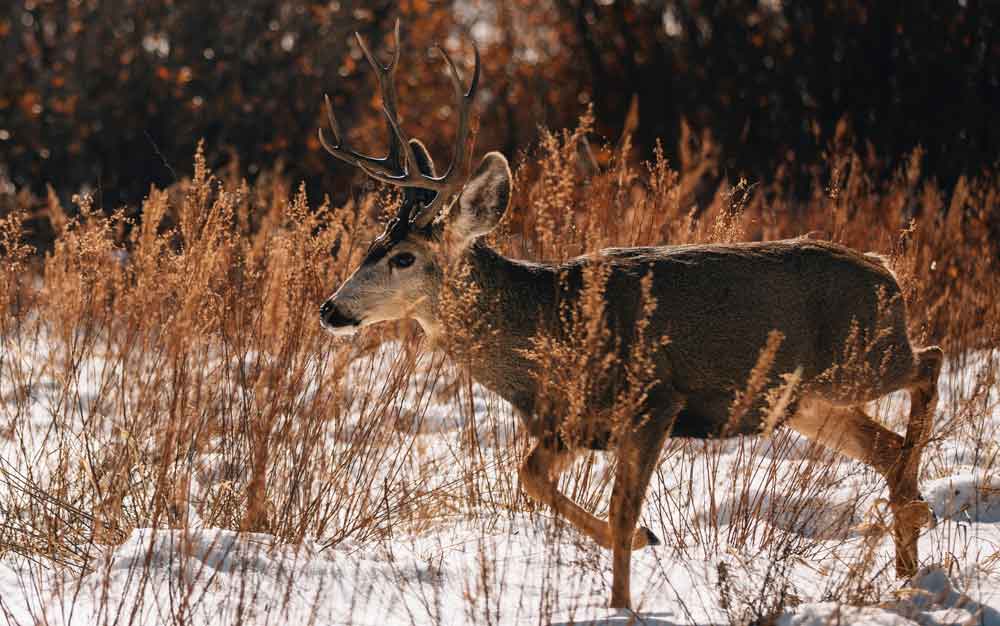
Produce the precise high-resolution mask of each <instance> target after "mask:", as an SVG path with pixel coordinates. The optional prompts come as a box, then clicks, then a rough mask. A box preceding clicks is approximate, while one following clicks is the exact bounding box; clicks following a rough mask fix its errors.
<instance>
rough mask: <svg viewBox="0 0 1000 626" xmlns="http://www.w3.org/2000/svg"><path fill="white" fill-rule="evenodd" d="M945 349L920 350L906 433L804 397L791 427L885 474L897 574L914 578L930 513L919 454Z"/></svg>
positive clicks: (911, 377)
mask: <svg viewBox="0 0 1000 626" xmlns="http://www.w3.org/2000/svg"><path fill="white" fill-rule="evenodd" d="M942 359H943V353H942V352H941V349H940V348H937V347H931V348H924V349H922V350H918V351H916V352H915V354H914V366H913V369H912V371H911V372H910V373H909V374H908V376H907V381H905V382H904V383H903V384H901V385H900V387H904V388H906V389H908V390H909V392H910V418H909V423H908V424H907V428H906V437H905V438H904V437H902V436H900V435H898V434H896V433H894V432H892V431H891V430H889V429H887V428H885V427H884V426H882V425H881V424H879V423H878V422H876V421H875V420H873V419H872V418H870V417H869V416H868V415H867V414H866V413H865V412H864V410H862V409H861V408H860V407H857V406H842V405H837V404H833V403H831V402H827V401H824V400H820V399H813V398H810V399H803V401H802V402H801V403H800V405H799V409H798V411H797V412H796V414H795V415H794V416H793V417H792V418H791V419H790V420H789V422H788V425H789V426H790V427H791V428H793V429H794V430H796V431H797V432H799V433H800V434H802V435H805V436H806V437H808V438H809V439H812V440H813V441H816V442H818V443H820V444H822V445H824V446H826V447H828V448H831V449H833V450H836V451H837V452H840V453H841V454H844V455H846V456H849V457H851V458H852V459H855V460H857V461H860V462H862V463H866V464H868V465H870V466H872V467H873V468H874V469H875V470H877V471H878V472H879V473H880V474H882V475H883V476H885V479H886V482H887V483H888V485H889V504H890V507H891V508H892V511H893V517H894V524H893V538H894V540H895V544H896V575H897V576H899V577H901V578H903V577H907V576H912V575H913V574H914V573H916V569H917V558H918V557H917V538H918V537H919V534H920V528H921V526H924V525H926V524H927V523H928V522H929V521H930V519H931V513H930V510H929V509H928V507H927V505H926V503H925V502H923V499H922V498H921V497H920V492H919V491H918V488H917V473H918V470H919V469H920V457H921V455H922V454H923V450H924V447H925V446H926V445H927V442H928V440H929V439H930V434H931V430H932V428H933V420H934V410H935V407H936V404H937V378H938V374H939V372H940V370H941V361H942Z"/></svg>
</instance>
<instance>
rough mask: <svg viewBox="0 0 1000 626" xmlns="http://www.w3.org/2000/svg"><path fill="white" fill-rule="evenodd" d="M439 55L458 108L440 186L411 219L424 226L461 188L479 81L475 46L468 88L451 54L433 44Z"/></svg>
mask: <svg viewBox="0 0 1000 626" xmlns="http://www.w3.org/2000/svg"><path fill="white" fill-rule="evenodd" d="M435 47H436V48H437V50H438V52H439V53H440V54H441V56H442V57H443V58H444V61H445V63H446V64H447V65H448V73H449V76H450V78H451V83H452V86H454V88H455V108H456V109H457V110H458V129H457V130H456V132H455V148H454V153H453V154H452V158H451V163H450V164H449V165H448V169H447V170H446V171H445V173H444V174H442V175H441V176H440V177H439V178H438V180H439V181H440V182H441V183H442V184H441V187H440V188H435V190H436V191H437V196H436V197H435V198H434V201H433V202H431V203H430V205H428V206H427V207H424V209H423V210H421V211H420V212H419V213H418V214H417V215H416V216H415V217H414V218H413V221H414V222H415V223H416V224H418V225H419V226H425V225H426V224H427V223H428V222H430V221H431V220H432V219H434V217H435V215H436V214H437V212H438V210H439V209H440V208H441V204H442V203H444V202H447V201H448V196H450V195H452V194H454V193H455V192H456V191H458V190H459V189H461V187H462V184H463V180H462V178H461V177H462V175H463V174H464V173H465V169H466V162H467V161H468V158H469V157H468V155H469V150H468V146H467V145H466V144H467V143H468V139H469V110H470V109H471V108H472V100H473V99H474V98H475V97H476V88H477V87H478V85H479V48H477V47H476V45H475V44H473V46H472V49H473V52H474V53H475V68H474V69H473V72H472V82H471V83H470V85H469V89H468V91H466V90H465V87H464V86H463V85H462V78H461V76H460V75H459V73H458V68H456V67H455V62H454V61H452V60H451V56H450V55H449V54H448V53H447V52H446V51H445V49H444V48H442V47H441V46H440V45H438V46H435Z"/></svg>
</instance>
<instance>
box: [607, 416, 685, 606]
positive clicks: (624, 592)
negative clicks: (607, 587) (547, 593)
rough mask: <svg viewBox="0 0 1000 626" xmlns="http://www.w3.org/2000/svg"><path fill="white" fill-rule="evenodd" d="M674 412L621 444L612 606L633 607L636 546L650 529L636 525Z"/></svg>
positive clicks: (614, 509)
mask: <svg viewBox="0 0 1000 626" xmlns="http://www.w3.org/2000/svg"><path fill="white" fill-rule="evenodd" d="M674 415H675V414H672V415H670V417H669V418H668V419H650V420H648V421H647V422H646V423H645V424H643V425H642V426H640V427H637V428H636V429H634V430H631V431H630V432H628V433H626V434H625V435H624V436H623V437H622V440H621V443H620V444H619V446H618V469H617V474H616V475H615V485H614V487H613V488H612V491H611V525H610V529H611V544H612V545H611V550H612V580H611V607H612V608H616V609H628V608H631V604H632V601H631V594H630V579H631V574H632V550H633V549H634V548H633V546H634V543H635V539H636V538H637V537H638V536H639V535H640V534H644V533H649V531H648V530H646V529H645V528H640V529H639V531H636V530H635V525H636V522H638V521H639V512H640V511H641V510H642V501H643V500H644V499H645V498H646V488H647V487H648V486H649V480H650V478H652V476H653V470H654V469H655V468H656V463H657V461H658V460H659V458H660V450H661V449H662V448H663V442H664V440H665V439H666V438H667V435H668V434H670V428H671V426H672V425H673V419H674ZM649 534H650V535H652V533H649ZM653 539H655V537H653ZM655 543H659V542H658V541H656V542H655ZM655 543H654V545H655Z"/></svg>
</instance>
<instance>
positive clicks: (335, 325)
mask: <svg viewBox="0 0 1000 626" xmlns="http://www.w3.org/2000/svg"><path fill="white" fill-rule="evenodd" d="M319 319H320V324H322V325H323V328H325V329H326V330H328V331H330V332H333V333H335V334H338V335H341V334H351V333H353V332H354V331H355V330H356V329H357V327H358V326H360V325H361V320H359V319H355V318H353V317H351V316H348V315H344V313H343V312H342V311H341V310H340V309H339V308H338V307H337V305H336V304H334V303H333V301H332V300H327V301H326V302H324V303H323V306H321V307H320V308H319Z"/></svg>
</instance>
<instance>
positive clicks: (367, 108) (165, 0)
mask: <svg viewBox="0 0 1000 626" xmlns="http://www.w3.org/2000/svg"><path fill="white" fill-rule="evenodd" d="M397 17H399V18H401V19H402V20H403V33H404V42H403V45H404V48H405V52H406V54H405V55H404V61H403V66H404V67H403V71H402V72H401V76H400V78H401V79H402V83H403V85H402V86H401V91H402V94H401V98H402V102H403V103H404V105H403V111H402V113H403V115H404V119H405V121H406V123H407V125H408V127H410V128H411V132H413V133H414V134H415V135H417V136H421V137H427V138H428V139H429V140H430V141H431V142H432V143H433V144H434V146H435V147H437V148H441V147H444V146H448V145H449V144H448V141H449V136H448V133H450V132H452V131H451V128H450V125H449V124H446V123H443V122H445V121H447V116H448V114H449V109H448V107H447V106H442V103H447V102H448V100H447V93H448V92H447V89H448V85H447V83H446V82H445V80H444V75H443V73H442V71H441V70H442V68H441V67H440V65H439V62H438V61H436V60H432V59H430V58H429V57H428V55H427V54H426V51H428V50H429V49H430V47H431V45H432V44H433V43H435V42H443V43H444V44H445V45H446V46H447V47H449V48H450V49H453V50H456V51H461V52H462V53H461V54H457V55H456V57H458V58H465V57H467V56H468V52H469V46H470V44H471V42H472V41H475V42H476V43H477V45H478V46H479V48H480V51H481V52H482V54H483V60H484V74H485V77H486V82H487V85H488V89H486V90H484V93H483V95H482V96H481V98H480V102H479V106H480V111H481V125H480V139H479V145H480V146H481V147H483V148H484V149H490V148H498V149H502V150H503V151H504V152H505V153H507V154H508V155H511V156H514V155H515V154H516V153H517V151H518V150H519V149H522V148H523V147H524V146H526V145H528V144H530V143H531V142H533V141H534V140H535V139H536V137H537V129H538V128H539V127H540V126H544V127H548V128H566V127H571V126H573V125H574V124H575V121H576V118H577V117H578V116H579V115H580V114H581V113H582V112H583V111H584V110H586V107H587V106H588V105H590V104H592V105H593V107H594V115H595V131H596V133H597V135H598V136H602V137H609V138H612V139H613V138H616V137H617V136H618V135H619V134H620V133H621V129H622V127H623V125H624V122H625V118H626V112H627V110H628V106H629V103H630V100H631V98H632V96H633V94H634V95H637V96H638V101H639V103H640V110H641V115H640V117H639V132H638V133H636V135H635V145H636V148H637V150H636V155H637V156H638V157H640V158H644V159H648V158H651V157H652V154H653V149H654V147H655V144H656V141H658V140H660V141H662V142H663V144H664V146H666V150H667V155H668V157H670V158H671V159H672V160H676V154H675V153H674V147H675V146H676V145H677V143H678V141H679V140H680V138H681V136H682V134H683V133H684V132H685V131H684V128H685V124H686V125H687V126H688V127H689V128H690V130H691V131H692V132H693V133H694V135H695V136H698V137H700V136H701V134H702V133H710V134H711V136H712V138H713V139H714V142H715V144H716V145H717V147H718V150H719V154H718V166H719V168H718V171H716V172H714V175H715V178H716V180H718V179H722V178H729V179H730V180H736V179H738V178H739V177H741V176H745V177H747V178H749V179H750V180H772V179H773V178H775V176H784V177H789V178H790V179H791V180H793V181H794V182H795V185H796V190H797V191H798V192H799V193H800V194H804V193H807V192H808V189H809V186H810V181H811V178H810V176H811V175H812V174H813V173H814V172H813V171H812V170H811V169H810V168H813V167H815V164H816V163H817V162H819V160H820V157H821V155H822V154H823V153H824V151H826V150H827V149H828V147H829V144H830V142H831V141H836V142H837V143H838V145H840V147H849V148H853V149H855V150H857V151H858V152H859V153H860V154H861V155H862V156H863V158H864V163H865V166H866V168H867V169H868V172H869V174H870V175H872V176H874V177H879V178H880V177H882V176H885V175H887V174H890V173H891V172H892V171H893V169H894V168H895V167H897V166H898V165H899V164H900V159H901V158H904V157H903V155H906V154H909V153H910V152H911V151H912V150H913V149H914V148H915V147H917V146H922V147H923V148H924V150H925V157H924V158H925V163H926V168H927V171H929V172H933V177H934V178H935V179H936V180H938V181H940V182H941V184H942V185H944V186H945V188H951V187H952V186H953V185H954V184H955V181H956V180H957V179H958V177H959V176H960V175H962V174H977V173H980V172H981V171H982V170H983V169H984V168H988V167H991V166H993V165H994V164H995V163H996V159H997V158H998V155H1000V129H998V127H997V125H996V124H995V123H993V120H992V118H993V117H994V116H995V114H996V111H998V110H1000V37H998V35H997V28H998V26H1000V8H998V5H997V4H996V3H994V2H989V1H983V0H962V1H947V2H906V3H895V2H859V1H853V0H849V1H840V0H836V1H834V0H810V1H808V2H782V1H781V0H767V1H760V0H726V1H724V2H698V1H693V0H678V1H665V0H654V1H647V2H630V1H627V0H618V1H614V2H604V1H600V2H599V1H597V0H539V1H530V2H529V1H525V0H502V1H500V2H495V3H494V2H476V1H469V0H441V1H436V2H428V1H426V0H404V1H402V2H387V1H382V0H376V1H373V2H369V1H364V2H361V1H358V0H338V1H335V2H326V3H318V2H308V1H306V0H278V1H273V0H252V1H250V2H239V3H204V2H176V1H174V0H152V1H148V2H147V1H144V0H143V1H140V0H115V1H114V2H104V1H100V0H79V1H74V2H50V1H42V0H25V1H21V0H17V1H16V2H8V3H4V5H3V7H2V8H0V54H2V56H3V58H4V63H3V65H2V67H0V180H4V181H7V182H6V184H7V185H8V186H9V185H10V184H13V185H14V186H15V187H16V188H17V189H19V190H21V189H27V190H31V191H33V192H34V193H36V194H39V195H44V191H45V189H44V187H45V185H46V184H51V185H52V186H53V187H54V188H55V190H56V191H57V192H58V193H59V195H60V197H61V198H62V199H63V200H64V201H65V200H68V198H69V197H70V196H71V195H72V194H73V193H76V192H78V191H80V190H81V189H86V190H89V191H91V192H93V193H94V194H95V195H96V197H97V203H98V206H99V207H100V208H103V209H106V210H113V209H115V208H118V207H119V206H121V205H122V204H127V205H129V206H131V207H136V206H137V205H138V203H139V202H140V201H141V200H142V198H143V197H144V196H145V195H146V193H147V191H148V188H149V185H150V184H151V183H152V184H156V185H157V186H160V187H163V186H166V185H169V184H171V183H173V182H176V180H177V179H178V178H179V176H180V175H181V174H182V170H183V169H184V164H185V163H187V162H188V161H189V159H190V155H191V154H192V153H193V152H194V147H195V145H196V143H197V142H198V141H199V140H200V139H205V142H206V143H205V146H206V158H207V160H208V163H209V164H210V165H211V166H213V167H221V166H223V165H225V164H236V163H237V162H238V163H239V165H238V166H237V167H238V169H239V170H240V171H242V172H243V173H244V174H245V175H246V176H248V177H250V178H251V179H253V178H255V177H256V176H258V175H259V174H260V172H262V171H264V170H268V169H272V168H275V167H279V168H281V169H283V170H284V171H285V172H287V174H288V176H289V177H290V179H291V180H295V181H298V180H304V181H306V184H307V189H308V190H309V192H310V193H311V194H312V195H317V194H319V193H331V194H333V195H334V196H335V199H336V200H338V201H342V200H343V199H344V198H345V197H346V189H347V188H348V187H347V185H346V183H348V182H349V181H351V180H353V178H352V177H353V176H354V173H352V172H351V171H350V170H349V168H345V167H340V166H338V165H335V164H334V163H333V162H332V161H331V160H330V159H329V158H328V157H327V156H326V155H325V154H324V153H323V152H322V149H321V148H320V146H319V144H318V142H317V141H316V138H315V133H316V127H317V126H318V125H319V124H320V123H321V114H322V112H321V106H320V105H321V102H322V95H323V93H325V92H329V93H331V94H332V95H333V97H334V101H335V103H336V106H337V109H338V110H339V111H341V112H342V113H341V114H342V116H343V117H344V120H345V122H346V123H347V125H349V126H352V127H354V128H357V129H358V132H359V133H360V134H361V136H362V137H366V134H365V133H366V132H367V131H366V129H368V128H369V127H370V126H371V125H376V126H377V125H378V124H380V119H379V116H380V114H379V112H378V110H377V108H376V106H375V104H376V103H375V101H374V96H372V95H371V94H373V89H372V75H371V73H370V72H369V71H368V69H367V67H366V66H365V64H364V63H363V59H362V57H361V54H360V50H359V49H358V47H357V45H356V43H355V42H354V40H353V37H352V36H351V34H352V32H353V31H355V30H357V31H359V32H361V33H362V34H363V35H365V36H366V37H367V38H368V39H369V40H370V41H372V42H375V43H377V44H379V48H380V49H382V50H383V51H384V50H385V48H386V47H387V45H392V44H390V43H388V42H387V41H383V40H384V39H385V38H387V37H388V33H391V31H392V23H393V20H395V19H396V18H397ZM430 131H433V132H430ZM368 138H369V139H371V137H368ZM374 143H377V141H376V142H374ZM366 145H373V143H369V144H366ZM373 149H374V148H373Z"/></svg>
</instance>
